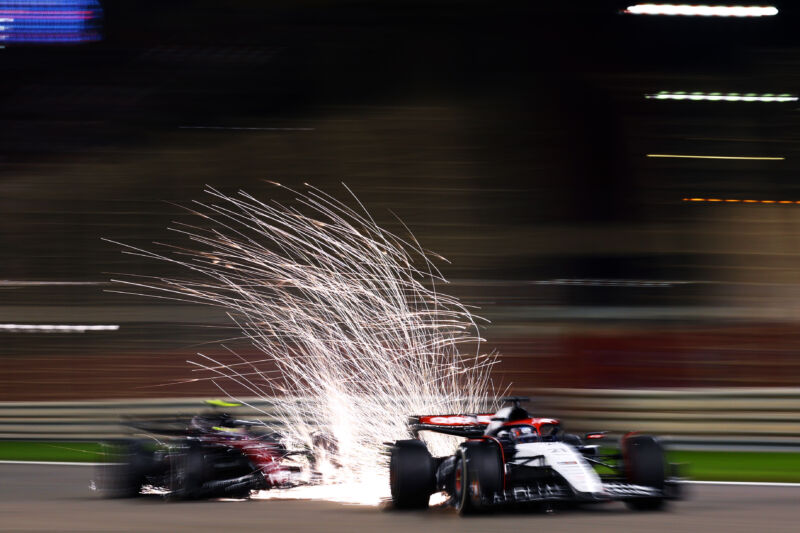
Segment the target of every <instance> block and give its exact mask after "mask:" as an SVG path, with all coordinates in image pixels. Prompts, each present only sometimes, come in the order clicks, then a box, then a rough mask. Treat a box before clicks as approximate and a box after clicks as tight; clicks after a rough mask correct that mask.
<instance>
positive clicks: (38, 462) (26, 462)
mask: <svg viewBox="0 0 800 533" xmlns="http://www.w3.org/2000/svg"><path fill="white" fill-rule="evenodd" d="M0 464H6V465H50V466H103V465H114V464H122V463H78V462H72V463H71V462H68V461H4V460H0Z"/></svg>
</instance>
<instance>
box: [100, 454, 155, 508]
mask: <svg viewBox="0 0 800 533" xmlns="http://www.w3.org/2000/svg"><path fill="white" fill-rule="evenodd" d="M109 446H110V447H111V448H112V450H113V451H112V452H111V453H109V454H108V455H109V457H110V458H111V462H110V463H109V464H104V465H100V466H98V467H97V471H96V474H95V475H96V480H97V481H96V489H97V490H98V491H99V492H100V494H101V495H102V496H103V497H105V498H135V497H137V496H139V494H140V491H141V490H142V485H144V484H145V481H146V480H145V476H146V475H147V474H148V472H149V471H150V470H151V468H152V466H151V465H152V463H153V457H152V456H153V454H152V452H151V451H148V450H147V449H146V446H144V445H143V443H142V442H140V441H138V440H128V441H125V442H122V443H120V444H110V445H109Z"/></svg>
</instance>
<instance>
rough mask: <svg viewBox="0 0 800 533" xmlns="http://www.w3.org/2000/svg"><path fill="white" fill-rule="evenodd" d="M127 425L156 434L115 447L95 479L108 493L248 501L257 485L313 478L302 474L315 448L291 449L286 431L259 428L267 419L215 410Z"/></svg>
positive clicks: (276, 485) (259, 487) (291, 483)
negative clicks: (284, 438)
mask: <svg viewBox="0 0 800 533" xmlns="http://www.w3.org/2000/svg"><path fill="white" fill-rule="evenodd" d="M210 403H212V405H217V406H219V405H221V402H210ZM226 405H229V406H233V405H235V404H226ZM127 425H128V426H130V427H132V428H134V429H135V430H136V431H139V432H143V433H146V434H148V435H149V436H150V437H151V438H149V439H135V440H134V439H130V440H126V441H123V442H116V443H113V444H110V445H109V449H110V450H111V452H110V458H111V464H108V465H104V466H102V467H101V469H100V471H99V472H98V475H97V478H98V479H97V482H96V484H95V486H96V488H97V489H98V490H99V491H101V492H102V494H103V495H105V496H108V497H135V496H138V495H140V494H143V493H155V494H162V495H166V496H168V497H169V498H171V499H201V498H219V497H228V498H246V497H248V496H249V495H250V494H251V492H252V491H255V490H265V489H272V488H284V487H291V486H295V485H298V484H301V483H308V482H310V480H311V479H313V476H312V477H309V476H308V475H306V476H301V475H300V474H301V472H302V470H303V467H302V465H303V464H305V465H306V467H307V468H306V470H308V466H309V465H312V464H313V460H312V459H313V458H312V457H311V451H310V450H298V451H292V450H287V449H286V447H285V446H284V445H283V444H282V443H281V439H280V436H279V435H277V434H274V433H268V432H257V431H255V430H254V428H259V429H263V425H262V424H261V423H260V422H254V421H249V420H239V419H236V418H233V417H231V416H230V415H228V414H227V413H224V412H217V411H212V412H208V413H204V414H200V415H196V416H193V417H191V418H180V417H178V418H175V419H166V420H165V419H160V420H152V419H150V420H128V421H127ZM307 474H308V472H307Z"/></svg>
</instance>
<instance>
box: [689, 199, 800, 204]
mask: <svg viewBox="0 0 800 533" xmlns="http://www.w3.org/2000/svg"><path fill="white" fill-rule="evenodd" d="M683 201H684V202H726V203H732V204H733V203H744V204H800V200H750V199H748V200H740V199H739V198H684V199H683Z"/></svg>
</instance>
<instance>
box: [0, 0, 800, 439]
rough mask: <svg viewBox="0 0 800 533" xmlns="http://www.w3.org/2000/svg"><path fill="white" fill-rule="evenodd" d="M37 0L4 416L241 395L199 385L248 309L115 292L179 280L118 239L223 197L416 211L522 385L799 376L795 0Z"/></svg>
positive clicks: (4, 313)
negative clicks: (197, 368)
mask: <svg viewBox="0 0 800 533" xmlns="http://www.w3.org/2000/svg"><path fill="white" fill-rule="evenodd" d="M20 4H25V3H24V2H23V3H20V2H0V19H4V20H5V22H2V21H0V36H2V37H3V39H2V40H0V45H2V46H0V71H1V72H2V83H0V220H1V221H2V224H0V270H1V271H2V272H1V273H0V324H2V328H3V329H2V330H0V337H2V341H1V342H0V400H5V401H12V400H16V401H35V400H96V399H111V398H150V397H165V396H168V397H185V396H199V395H205V394H217V391H216V389H215V388H213V386H211V385H210V384H208V383H206V382H199V383H180V384H176V382H179V381H183V380H185V379H186V378H187V376H188V375H189V367H188V366H187V364H186V363H185V361H186V359H187V358H190V357H191V356H192V355H193V354H194V353H196V352H197V351H203V352H204V353H209V354H214V353H216V352H217V351H219V350H221V349H220V348H219V346H218V345H217V343H216V342H215V341H218V340H221V339H227V338H230V337H232V336H235V335H236V332H235V330H232V329H230V328H229V320H228V319H227V317H225V316H224V314H222V313H221V312H220V311H217V310H214V309H210V308H203V307H199V306H190V305H180V304H176V303H170V302H163V301H157V300H148V299H143V298H137V297H133V296H126V295H121V294H115V293H110V292H106V291H107V290H108V289H112V288H113V287H112V285H111V284H110V283H109V280H110V279H111V278H113V277H114V273H127V274H159V273H161V272H160V270H163V265H159V264H152V263H147V262H145V261H143V260H139V259H137V258H135V257H132V256H126V255H123V254H121V253H120V249H119V247H118V246H115V245H113V244H110V243H108V242H104V241H102V240H101V238H103V237H105V238H109V239H113V240H117V241H121V242H125V243H128V244H132V245H135V246H150V243H152V242H153V241H165V240H166V241H168V240H170V239H173V240H174V239H175V236H174V235H170V233H169V232H168V231H167V230H166V227H167V226H168V225H169V224H170V222H171V221H173V220H178V219H181V217H185V216H186V215H185V214H184V213H183V212H182V211H181V209H180V208H179V207H177V206H176V205H175V204H182V205H186V204H188V203H190V202H191V201H192V200H194V199H202V189H203V187H204V185H205V184H209V185H212V186H214V187H216V188H219V189H221V190H222V191H224V192H235V191H236V190H239V189H244V190H246V191H248V192H250V193H251V194H253V195H255V196H256V197H259V198H262V199H270V198H276V199H279V200H283V201H288V202H291V196H290V195H287V194H286V193H285V192H281V191H280V190H278V189H276V188H275V187H273V186H271V185H270V184H269V183H267V182H266V181H265V180H274V181H278V182H280V183H282V184H285V185H287V186H289V187H303V183H305V182H307V183H310V184H312V185H314V186H316V187H320V188H322V189H324V190H325V191H327V192H330V193H332V194H334V195H336V196H338V197H339V198H345V197H346V196H347V194H348V193H347V191H346V189H345V188H344V187H343V186H342V183H345V184H346V185H347V186H348V187H349V188H350V189H351V190H352V191H353V192H354V193H355V194H356V195H357V196H358V197H359V199H360V200H361V201H362V202H363V203H364V204H365V205H366V206H367V207H368V208H369V209H370V211H371V212H372V213H373V215H374V216H375V217H376V219H377V220H378V221H379V222H380V223H382V224H384V225H385V226H387V227H389V228H390V229H393V230H396V231H402V228H401V227H400V226H398V224H397V222H396V220H395V219H394V217H393V215H392V213H396V214H397V215H398V216H399V217H400V218H402V220H403V221H404V222H405V223H406V224H407V225H408V226H409V228H411V230H412V231H413V232H414V233H415V235H416V236H417V238H418V239H419V240H420V242H421V243H423V244H424V245H425V246H426V247H427V248H429V249H431V250H434V251H436V252H437V253H439V254H441V255H443V256H444V257H446V258H447V259H448V260H450V261H451V264H445V263H442V264H441V265H440V267H441V269H442V271H443V273H444V274H445V276H446V277H448V278H449V279H450V281H451V285H450V286H449V287H448V288H447V290H448V291H449V292H451V293H454V294H455V295H457V296H459V297H460V298H461V299H462V300H463V301H464V302H465V303H467V304H469V305H474V306H477V307H479V310H478V311H477V313H478V314H480V315H482V316H484V317H486V318H487V319H489V320H490V321H491V323H490V324H487V325H486V327H485V328H484V330H483V334H484V336H485V337H486V338H487V339H488V341H489V342H488V344H487V349H488V350H491V349H496V350H498V351H499V352H500V353H501V355H502V363H501V365H500V366H499V368H498V370H497V373H496V377H497V380H498V382H499V383H504V384H507V383H511V382H512V381H513V383H514V384H515V390H527V389H534V388H549V389H553V388H559V389H563V388H587V389H620V390H623V389H637V390H639V389H654V388H665V387H703V388H708V387H737V388H740V387H789V386H796V384H797V383H798V378H800V358H798V355H797V354H798V350H800V328H798V325H799V324H798V323H799V322H800V181H798V180H797V179H796V176H797V174H798V171H800V144H798V143H800V133H799V132H800V129H798V125H800V114H798V102H797V98H796V95H797V93H798V84H799V83H800V38H798V35H797V32H796V28H797V23H798V21H799V20H800V11H798V9H797V8H796V7H794V6H792V5H791V4H789V3H788V2H784V3H782V4H778V5H777V7H778V8H779V9H780V13H779V14H778V16H772V17H763V18H742V19H739V18H721V17H649V16H636V15H626V14H623V13H622V10H624V9H625V7H626V6H627V5H628V4H626V3H624V2H613V1H596V2H592V3H590V7H583V6H582V4H571V3H565V2H552V3H549V4H548V3H543V2H517V1H510V2H504V3H501V4H498V3H496V2H484V1H477V0H475V1H468V0H432V1H428V2H408V1H399V0H398V1H394V0H385V1H381V2H353V1H340V0H292V1H288V0H274V1H256V0H229V1H227V2H211V1H204V0H197V1H193V2H180V1H172V0H162V1H159V2H142V1H133V0H117V1H112V0H108V1H100V2H95V1H92V2H89V1H84V2H61V3H59V2H55V3H54V2H50V3H49V4H53V5H55V4H59V5H56V7H53V6H52V5H51V6H50V7H49V8H48V9H51V10H52V9H55V10H56V11H58V10H61V11H59V13H57V14H56V15H52V16H51V15H41V13H40V14H39V15H36V16H38V17H40V18H42V17H44V18H43V19H42V20H44V22H41V20H39V21H38V22H37V21H34V23H35V24H38V23H40V22H41V23H42V24H44V26H42V27H41V28H38V29H37V27H35V24H34V23H32V24H34V25H33V26H31V27H26V28H24V31H23V29H20V28H22V26H21V25H20V24H22V22H21V21H22V18H21V17H23V15H25V13H22V11H24V9H28V8H29V7H30V6H28V7H24V6H23V8H21V7H20ZM27 4H46V3H43V2H28V3H27ZM60 4H63V6H62V5H60ZM21 10H22V11H21ZM65 13H66V14H65ZM53 16H54V17H55V19H53ZM14 17H17V22H14ZM48 17H49V18H48ZM59 17H61V19H63V18H64V17H66V18H67V19H69V20H72V19H71V18H70V17H73V18H74V17H78V18H80V20H82V21H83V23H82V26H80V27H76V28H68V29H67V30H62V29H54V28H55V26H54V24H55V23H56V22H58V21H59V20H61V19H60V18H59ZM54 20H55V21H56V22H54ZM14 24H17V27H16V29H15V26H14ZM31 28H33V29H31ZM42 28H44V29H42ZM59 31H63V32H64V33H63V35H62V34H59V33H58V32H59ZM37 32H38V33H37ZM42 35H44V36H46V37H47V38H46V39H42V38H39V39H37V38H36V37H37V36H40V37H41V36H42ZM61 37H64V39H62V40H61V41H60V40H59V39H60V38H61ZM42 40H45V41H46V42H41V41H42ZM63 40H68V41H69V42H66V43H65V42H62V41H63ZM31 41H37V42H31ZM678 92H683V93H684V94H685V93H695V92H696V93H703V94H710V93H721V94H723V95H727V94H730V93H736V94H737V95H744V94H749V95H757V96H758V98H750V101H733V100H736V99H735V98H732V99H731V101H718V100H717V101H715V100H711V101H709V100H703V99H701V98H694V99H688V98H683V97H680V96H679V97H677V99H672V98H671V97H669V96H664V95H669V94H674V93H678ZM778 94H780V95H788V96H787V97H784V98H782V99H779V100H780V101H761V100H764V99H767V100H769V98H761V96H762V95H778ZM659 95H661V97H659ZM648 96H649V97H648ZM676 155H683V156H685V155H691V156H715V157H720V158H716V159H706V158H698V157H691V158H686V157H672V156H676ZM653 156H670V157H653ZM728 157H733V158H734V159H727V158H728ZM737 158H738V159H737ZM749 158H760V159H749ZM54 326H69V327H71V328H72V329H65V328H55V327H54ZM82 326H94V327H95V328H96V329H86V328H83V329H81V327H82ZM97 326H104V327H100V328H97ZM114 326H117V327H114ZM243 349H244V350H245V351H246V349H247V348H246V347H245V348H243ZM731 394H734V395H735V394H736V393H735V391H734V392H732V393H731ZM762 396H763V394H760V396H759V397H762ZM792 416H794V415H792ZM794 421H795V420H794V419H793V418H790V419H788V421H784V422H787V423H788V424H790V425H791V424H793V423H794ZM786 427H788V426H786ZM593 429H596V428H593ZM781 431H783V433H781ZM794 432H795V433H791V431H789V430H788V429H786V428H784V429H783V430H780V431H778V430H775V431H774V432H773V433H775V434H781V435H785V434H796V433H797V430H796V429H795V430H794Z"/></svg>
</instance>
